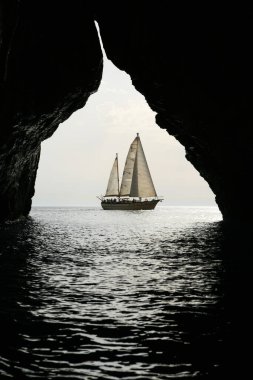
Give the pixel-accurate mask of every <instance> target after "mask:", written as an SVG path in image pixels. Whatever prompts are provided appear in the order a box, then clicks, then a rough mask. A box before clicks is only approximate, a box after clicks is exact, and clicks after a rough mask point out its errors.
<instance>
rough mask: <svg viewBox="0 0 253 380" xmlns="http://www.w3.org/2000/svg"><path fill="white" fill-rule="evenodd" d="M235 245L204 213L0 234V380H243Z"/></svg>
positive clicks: (48, 214)
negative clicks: (232, 378)
mask: <svg viewBox="0 0 253 380" xmlns="http://www.w3.org/2000/svg"><path fill="white" fill-rule="evenodd" d="M235 235H237V232H236V231H235V232H234V233H233V234H231V232H230V238H228V234H227V233H226V229H225V228H224V225H223V223H222V219H221V214H220V212H219V210H218V209H217V208H216V207H183V206H182V207H172V206H157V207H156V209H155V210H150V211H148V210H146V211H104V210H102V209H101V208H100V207H75V208H74V207H72V208H71V207H69V208H67V207H65V208H64V207H61V208H56V207H55V208H53V207H52V208H46V207H41V208H39V207H34V208H33V209H32V212H31V214H30V217H29V218H24V219H21V220H18V221H14V222H7V223H3V224H1V225H0V306H1V308H0V379H5V378H6V379H9V378H14V379H18V380H22V379H68V380H72V379H76V380H77V379H87V380H95V379H105V380H106V379H108V380H117V379H127V380H133V379H138V380H144V379H145V380H146V379H147V380H148V379H150V380H151V379H152V380H156V379H161V380H162V379H178V378H179V379H191V378H197V379H200V378H201V379H203V378H204V379H206V378H208V379H209V378H210V379H216V378H220V376H221V375H222V376H227V375H230V374H234V375H235V374H238V376H239V377H237V378H238V379H244V378H246V377H243V373H244V371H245V369H246V367H247V364H250V363H251V361H252V359H251V354H250V350H251V349H247V346H246V342H247V340H248V339H250V335H249V334H250V331H251V330H252V321H251V318H252V312H251V311H250V310H251V302H252V296H251V293H250V289H251V288H252V287H250V284H251V282H252V276H251V272H252V271H251V268H252V267H251V266H250V265H249V262H248V261H247V259H245V258H244V256H245V257H246V256H247V255H244V251H245V249H244V248H243V250H242V249H241V243H240V244H239V245H236V243H235V242H234V240H233V238H234V236H235ZM231 237H232V243H231ZM232 252H233V253H232ZM234 252H235V253H234ZM249 342H250V340H249ZM250 344H251V345H252V343H250ZM245 373H246V371H245ZM240 376H241V377H240ZM223 378H224V377H223Z"/></svg>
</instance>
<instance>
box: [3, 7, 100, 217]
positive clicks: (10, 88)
mask: <svg viewBox="0 0 253 380" xmlns="http://www.w3.org/2000/svg"><path fill="white" fill-rule="evenodd" d="M0 4H1V5H0V14H1V16H0V52H1V53H0V68H1V70H0V74H1V77H0V97H1V103H0V107H1V109H0V128H1V130H0V133H1V137H0V217H1V219H13V218H17V217H19V216H21V215H27V214H28V213H29V211H30V207H31V198H32V196H33V193H34V182H35V178H36V171H37V167H38V161H39V153H40V144H41V141H43V140H45V139H46V138H48V137H50V136H51V135H52V134H53V133H54V131H55V130H56V128H57V127H58V125H59V124H60V123H62V122H63V121H64V120H66V119H67V118H68V117H69V116H70V115H71V114H72V113H73V112H74V111H76V110H77V109H78V108H81V107H83V106H84V105H85V103H86V101H87V99H88V97H89V96H90V94H92V93H93V92H95V91H96V90H97V88H98V86H99V83H100V79H101V75H102V52H101V48H100V44H99V40H98V37H97V31H96V28H95V25H94V21H93V20H92V18H91V16H90V11H89V10H88V7H87V4H86V2H84V1H81V0H80V1H74V2H73V3H71V4H70V2H69V3H68V2H66V1H62V2H61V1H58V0H56V1H40V0H39V1H29V0H24V1H14V0H10V1H8V2H6V1H2V2H1V3H0Z"/></svg>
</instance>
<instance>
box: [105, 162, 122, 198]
mask: <svg viewBox="0 0 253 380" xmlns="http://www.w3.org/2000/svg"><path fill="white" fill-rule="evenodd" d="M105 196H106V197H112V196H116V197H118V196H119V170H118V156H116V158H115V161H114V163H113V166H112V170H111V174H110V178H109V181H108V185H107V189H106V193H105Z"/></svg>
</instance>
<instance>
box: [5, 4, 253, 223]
mask: <svg viewBox="0 0 253 380" xmlns="http://www.w3.org/2000/svg"><path fill="white" fill-rule="evenodd" d="M0 4H1V6H0V14H1V16H0V96H1V103H0V107H1V116H0V123H1V138H0V207H1V217H2V219H6V218H15V217H17V216H19V215H27V214H28V212H29V209H30V205H31V197H32V195H33V191H34V190H33V189H34V181H35V177H36V170H37V165H38V160H39V149H40V143H41V141H42V140H44V139H45V138H48V137H49V136H51V135H52V133H53V132H54V131H55V129H56V128H57V126H58V125H59V123H61V122H62V121H64V120H65V119H66V118H68V117H69V115H70V114H71V113H72V112H74V111H75V110H76V109H78V108H80V107H82V106H84V105H85V102H86V101H87V99H88V97H89V95H90V94H91V93H92V92H94V91H96V89H97V88H98V86H99V82H100V79H101V71H102V55H101V50H100V47H99V42H98V37H97V34H96V30H95V27H94V19H96V20H97V21H98V24H99V27H100V30H101V36H102V40H103V44H104V47H105V51H106V54H107V56H108V58H109V59H111V60H112V61H113V63H114V64H115V65H116V66H117V67H119V68H120V69H121V70H125V71H126V72H127V73H129V74H130V76H131V78H132V82H133V85H134V86H135V88H136V89H137V90H138V91H140V92H141V93H142V94H143V95H144V96H145V98H146V100H147V102H148V104H149V105H150V107H151V108H152V109H153V110H154V111H155V112H157V124H158V125H159V126H160V127H162V128H165V129H166V130H167V131H168V132H169V133H170V134H172V135H174V136H175V137H176V138H177V139H178V140H179V141H180V143H181V144H183V145H184V146H185V149H186V157H187V159H188V160H189V161H190V162H191V163H192V164H193V165H194V167H195V168H196V169H197V170H198V171H199V173H200V175H201V176H203V177H204V178H205V180H206V181H207V182H208V183H209V185H210V187H211V189H212V190H213V192H214V193H215V195H216V200H217V204H218V206H219V208H220V210H221V212H222V214H223V217H224V220H226V221H231V222H237V221H246V222H251V214H252V211H253V210H252V208H253V207H252V206H251V194H252V186H253V185H252V184H251V183H252V181H251V176H252V167H253V155H252V153H253V152H252V150H253V149H252V141H253V129H252V100H253V95H252V93H253V92H252V87H253V86H252V85H253V74H252V72H253V70H252V67H253V65H252V63H253V62H252V61H253V59H252V54H251V41H252V25H253V24H252V21H251V20H252V12H251V11H250V10H248V9H246V8H244V9H243V10H240V9H238V7H237V8H232V6H231V5H230V7H229V9H226V11H224V12H223V11H222V10H221V9H217V8H214V7H213V8H207V9H205V8H204V7H203V8H201V6H200V5H198V7H197V5H194V4H192V3H189V5H185V4H184V5H182V4H180V5H178V6H175V5H169V4H168V2H166V1H162V0H160V1H159V0H158V1H156V2H147V1H141V0H139V1H135V2H134V1H131V0H128V1H125V2H119V1H113V0H111V1H110V2H102V1H101V2H98V1H90V2H89V1H82V0H75V1H72V2H70V1H58V0H55V1H49V0H47V1H46V0H44V1H42V0H38V1H36V2H35V1H32V0H20V1H18V0H10V1H8V2H7V1H0Z"/></svg>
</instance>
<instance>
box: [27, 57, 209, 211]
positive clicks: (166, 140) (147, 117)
mask: <svg viewBox="0 0 253 380" xmlns="http://www.w3.org/2000/svg"><path fill="white" fill-rule="evenodd" d="M137 132H139V133H140V138H141V141H142V145H143V149H144V152H145V155H146V159H147V162H148V165H149V168H150V172H151V175H152V178H153V182H154V185H155V188H156V191H157V194H158V195H160V196H164V198H165V200H164V204H167V205H215V201H214V195H213V193H212V191H211V190H210V188H209V186H208V184H207V183H206V182H205V181H204V180H203V178H202V177H200V175H199V173H198V172H197V171H196V170H195V169H194V168H193V166H192V165H191V164H190V163H189V162H188V161H187V160H186V158H185V151H184V148H183V147H182V146H181V145H180V144H179V143H178V142H177V141H176V139H175V138H174V137H172V136H170V135H169V134H168V133H167V132H166V131H164V130H162V129H160V128H159V127H158V126H157V125H156V123H155V113H154V112H152V111H151V110H150V108H149V106H148V105H147V103H146V101H145V98H144V97H143V96H142V95H141V94H140V93H138V92H137V91H136V90H135V88H134V87H133V85H132V84H131V79H130V77H129V75H127V74H126V73H125V72H123V71H120V70H119V69H117V68H116V67H115V66H114V65H113V64H112V63H111V62H110V61H109V60H107V59H106V58H105V61H104V72H103V80H102V82H101V85H100V87H99V89H98V92H97V93H95V94H94V95H92V96H91V97H90V98H89V99H88V102H87V103H86V106H85V107H84V108H83V109H81V110H79V111H77V112H75V113H74V114H73V115H72V116H71V117H70V118H69V119H68V120H67V121H65V122H64V123H63V124H61V125H60V126H59V128H58V130H57V131H56V132H55V134H54V135H53V136H52V137H51V138H50V139H48V140H46V141H44V142H43V143H42V153H41V159H40V164H39V170H38V175H37V181H36V188H35V191H36V192H35V196H34V198H33V205H34V206H92V205H94V206H95V205H97V206H99V200H98V199H97V198H96V196H97V195H101V194H104V193H105V190H106V187H107V182H108V178H109V174H110V170H111V167H112V164H113V160H114V158H115V153H118V154H119V171H120V175H121V174H122V171H123V166H124V163H125V159H126V155H127V152H128V149H129V146H130V144H131V142H132V141H133V139H134V138H135V136H136V133H137Z"/></svg>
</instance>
